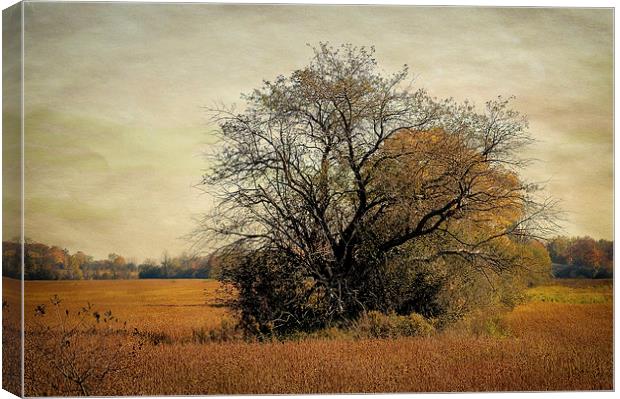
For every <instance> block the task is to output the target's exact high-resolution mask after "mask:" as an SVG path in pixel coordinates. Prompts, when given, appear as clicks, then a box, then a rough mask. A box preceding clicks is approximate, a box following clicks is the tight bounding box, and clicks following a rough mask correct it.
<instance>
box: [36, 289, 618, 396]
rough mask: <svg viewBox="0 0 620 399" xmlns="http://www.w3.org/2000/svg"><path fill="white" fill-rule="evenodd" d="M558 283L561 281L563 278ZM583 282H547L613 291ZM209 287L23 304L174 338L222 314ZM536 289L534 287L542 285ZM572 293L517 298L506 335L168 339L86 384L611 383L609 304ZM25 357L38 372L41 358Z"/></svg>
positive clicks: (607, 386)
mask: <svg viewBox="0 0 620 399" xmlns="http://www.w3.org/2000/svg"><path fill="white" fill-rule="evenodd" d="M558 284H562V285H561V286H560V288H558ZM571 284H572V285H571ZM585 286H586V285H584V284H583V283H575V282H566V284H565V283H564V282H562V283H557V282H556V283H555V286H554V285H550V286H547V287H544V289H546V290H551V291H553V290H556V291H557V290H558V289H560V290H563V289H564V288H566V289H568V290H569V294H570V292H571V291H570V290H580V289H586V290H589V291H588V292H589V294H588V293H587V292H583V291H577V292H579V293H580V294H579V295H581V296H582V297H587V295H594V296H596V295H601V294H604V295H611V287H612V286H611V284H609V283H607V284H604V283H594V284H593V285H592V284H591V286H592V287H594V288H592V289H590V288H584V287H585ZM570 287H573V288H570ZM600 287H604V288H600ZM205 288H206V289H207V290H208V291H209V292H210V295H214V292H215V289H216V288H217V283H215V282H212V281H200V280H198V281H197V280H177V281H176V282H172V281H162V280H150V281H83V282H27V283H26V294H27V295H28V296H29V298H28V299H27V308H28V306H33V305H34V304H37V303H42V302H44V301H45V300H46V299H47V298H48V297H49V296H51V295H53V294H58V295H59V296H61V297H64V298H65V301H66V303H67V304H68V305H69V306H81V305H82V304H83V303H84V302H85V301H91V302H93V303H94V304H95V305H96V307H97V308H100V309H108V308H109V309H111V310H112V311H113V312H114V313H116V314H117V315H118V316H119V318H121V319H126V320H127V321H128V323H129V324H131V325H134V324H141V325H143V326H144V327H143V328H147V327H148V328H149V329H154V331H155V330H157V329H161V330H162V331H166V332H168V333H170V334H173V335H174V336H177V337H181V336H183V335H184V334H186V333H187V331H190V330H191V329H192V328H199V327H201V326H205V325H207V326H208V325H214V324H215V323H217V321H218V320H219V318H220V317H222V316H223V315H224V314H225V312H226V311H225V309H222V308H219V307H212V306H204V305H203V302H204V300H203V298H204V296H203V294H202V290H203V289H205ZM540 289H541V288H536V289H534V290H533V291H530V294H532V293H538V294H540ZM537 290H539V291H537ZM551 291H549V292H551ZM545 292H546V293H548V292H547V291H544V292H543V293H545ZM562 298H563V299H562ZM567 298H568V299H567ZM571 298H572V297H571V296H570V295H568V296H566V295H565V296H563V297H561V298H560V299H561V300H558V301H556V302H550V301H547V302H542V301H537V300H535V301H532V302H529V303H526V304H524V305H522V306H519V307H517V308H516V309H515V310H514V311H512V312H510V313H509V314H507V315H505V316H504V318H503V320H502V321H503V323H504V324H505V326H506V329H507V331H508V333H507V334H506V336H504V337H502V338H498V337H492V336H473V335H462V334H456V333H451V332H446V333H442V334H438V335H435V336H431V337H425V338H400V339H395V340H360V341H355V340H345V339H336V340H320V339H306V340H301V341H298V342H292V341H289V342H283V343H262V344H261V343H245V342H229V343H207V344H195V343H187V342H184V343H183V342H181V341H174V343H173V344H163V345H162V344H160V345H155V346H153V345H146V346H145V347H144V348H143V350H141V351H140V352H139V353H138V354H137V358H136V359H135V367H133V368H132V369H131V371H126V372H124V373H120V374H118V375H114V376H113V378H109V379H107V380H106V381H105V383H103V384H101V385H99V386H97V387H93V393H94V394H100V395H104V394H107V395H110V394H125V395H139V394H150V395H155V394H159V395H164V394H242V393H253V394H262V393H328V392H444V391H446V392H448V391H450V392H452V391H461V392H462V391H522V390H525V391H531V390H533V391H541V390H542V391H546V390H611V389H613V367H612V365H613V363H612V361H613V345H612V342H613V341H612V339H613V333H612V329H613V311H612V303H611V302H602V303H594V302H596V301H590V302H588V301H587V300H586V301H584V302H579V303H575V302H574V301H572V299H571ZM562 300H563V301H564V302H562ZM153 305H159V306H153ZM161 305H173V306H161ZM27 313H28V312H27ZM110 345H111V344H110ZM30 358H32V356H30ZM28 360H29V355H28V353H27V362H28ZM27 366H28V367H30V372H31V373H34V374H36V373H37V367H42V365H40V364H27ZM58 393H61V392H58V391H54V390H53V389H51V388H50V387H49V386H45V384H41V385H36V386H35V385H32V384H30V385H27V392H26V394H27V395H45V394H58ZM65 393H66V392H65Z"/></svg>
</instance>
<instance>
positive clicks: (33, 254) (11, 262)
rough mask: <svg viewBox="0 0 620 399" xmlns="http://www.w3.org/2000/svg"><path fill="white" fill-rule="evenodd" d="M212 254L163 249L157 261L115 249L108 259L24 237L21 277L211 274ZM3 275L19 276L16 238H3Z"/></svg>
mask: <svg viewBox="0 0 620 399" xmlns="http://www.w3.org/2000/svg"><path fill="white" fill-rule="evenodd" d="M218 270H219V269H218V266H217V262H216V261H215V260H214V258H212V257H203V256H191V255H187V254H182V255H181V256H178V257H170V256H169V255H168V253H167V252H164V254H163V255H162V258H161V260H160V261H157V260H153V259H146V260H145V261H144V262H143V263H141V264H137V262H135V261H127V260H126V259H125V257H123V256H121V255H118V254H116V253H111V254H109V255H108V258H107V259H99V260H96V259H94V257H93V256H90V255H87V254H85V253H84V252H82V251H77V252H75V253H73V254H72V253H70V252H69V251H68V250H67V249H63V248H61V247H59V246H56V245H52V246H49V245H46V244H43V243H38V242H33V241H30V240H27V241H26V244H25V247H24V278H25V279H26V280H115V279H137V278H213V277H217V275H218V273H219V272H218ZM2 275H3V276H7V277H13V278H21V246H20V244H19V242H17V241H3V242H2Z"/></svg>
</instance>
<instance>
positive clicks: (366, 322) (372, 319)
mask: <svg viewBox="0 0 620 399" xmlns="http://www.w3.org/2000/svg"><path fill="white" fill-rule="evenodd" d="M351 329H352V330H353V333H354V334H355V335H356V336H357V337H358V338H398V337H415V336H429V335H431V334H432V333H433V331H434V328H433V326H432V325H431V324H430V323H429V322H428V321H427V320H426V319H425V318H424V317H423V316H421V315H419V314H417V313H411V314H410V315H406V316H399V315H397V314H395V313H390V314H387V315H386V314H383V313H380V312H377V311H370V312H367V313H364V314H363V315H362V316H361V317H360V318H359V320H358V321H357V322H355V323H354V324H353V325H352V327H351Z"/></svg>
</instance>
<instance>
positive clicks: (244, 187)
mask: <svg viewBox="0 0 620 399" xmlns="http://www.w3.org/2000/svg"><path fill="white" fill-rule="evenodd" d="M407 76H408V69H407V67H406V66H405V67H404V68H403V69H402V70H400V71H398V72H396V73H394V74H391V75H386V74H384V73H382V72H381V71H380V69H379V68H378V65H377V62H376V60H375V58H374V49H373V48H370V49H366V48H364V47H361V48H358V47H354V46H352V45H343V46H341V47H339V48H333V47H331V46H329V45H328V44H320V45H319V47H318V48H315V49H314V57H313V58H312V60H311V62H310V63H309V65H308V66H307V67H305V68H302V69H299V70H296V71H294V72H293V73H292V74H290V76H287V77H285V76H278V77H277V78H276V79H275V80H273V81H265V82H264V83H263V85H262V87H261V88H259V89H256V90H254V91H253V92H251V93H249V94H247V95H245V96H243V99H244V101H245V107H244V109H243V110H242V111H235V110H233V109H218V110H213V112H214V113H213V115H214V120H215V121H216V122H217V124H218V125H219V134H220V138H221V144H220V146H219V147H217V148H216V152H215V153H214V154H213V155H212V158H211V165H210V169H209V171H208V172H207V173H206V174H205V176H204V181H203V183H204V184H205V190H208V191H209V192H210V193H211V194H213V195H215V196H216V199H217V201H218V202H217V204H218V205H217V207H216V209H215V211H214V212H212V213H210V214H208V215H206V216H205V218H204V220H203V221H202V224H201V226H200V228H199V230H198V233H199V237H201V238H208V239H215V240H217V242H219V243H223V244H221V245H220V252H221V253H222V255H223V259H228V267H225V269H226V270H227V273H228V274H226V272H225V273H224V275H225V276H228V280H227V281H228V282H231V283H232V284H233V285H234V286H235V287H236V288H237V289H238V290H239V293H240V295H239V299H238V300H237V302H236V305H237V307H238V308H239V309H240V310H241V313H242V320H243V322H244V323H245V325H246V327H249V328H254V329H255V330H257V331H262V332H265V331H276V332H278V331H279V332H285V331H289V330H296V329H313V328H321V327H323V326H325V325H329V324H330V323H332V322H338V321H342V320H348V319H352V318H355V317H357V316H358V315H359V314H360V313H361V312H363V311H368V310H381V311H386V312H388V311H399V306H398V304H396V303H394V301H393V300H391V299H389V298H390V295H388V292H389V291H390V290H392V291H393V290H394V289H395V288H394V284H396V285H400V286H406V285H407V281H406V280H403V278H404V277H402V276H401V277H398V278H397V280H398V281H394V279H392V278H388V277H387V276H388V275H390V273H389V271H390V270H394V268H395V267H396V266H395V264H400V266H398V267H397V268H399V270H401V271H403V272H407V271H410V272H411V271H413V272H415V271H416V270H417V271H419V270H421V269H422V268H425V267H427V266H428V265H430V264H438V263H452V264H457V263H458V264H467V265H468V267H471V268H472V270H474V271H476V272H477V273H480V274H481V275H484V274H486V273H489V272H495V273H502V272H504V271H507V270H511V269H514V268H517V267H519V266H522V265H523V263H524V257H523V251H521V250H520V249H519V248H522V247H521V246H522V245H524V244H526V243H528V242H530V241H531V240H532V239H534V238H536V237H538V236H540V235H543V234H544V233H545V232H546V231H547V230H548V229H549V228H550V227H551V226H552V224H553V222H552V219H551V218H550V216H551V213H552V209H553V201H551V200H548V199H545V198H538V197H537V195H536V192H537V186H536V185H533V184H528V183H527V182H525V181H524V180H523V179H522V178H521V177H520V175H519V170H520V168H521V167H522V166H524V165H525V163H526V161H525V160H523V159H522V158H521V157H520V156H519V155H520V151H521V150H522V149H523V147H524V146H525V145H527V144H529V143H530V142H531V141H532V140H531V138H530V136H529V135H528V133H527V120H526V118H525V117H523V116H522V115H520V114H519V113H518V112H516V111H514V110H512V109H511V108H510V106H509V101H508V100H505V99H502V98H497V99H495V100H492V101H489V102H487V103H486V104H485V107H484V110H483V111H482V112H478V111H477V110H476V108H475V107H474V106H473V105H472V104H470V103H468V102H465V103H462V104H459V103H456V102H455V101H453V100H452V99H446V100H438V99H436V98H433V97H431V96H430V95H428V94H427V93H426V92H425V91H424V90H421V89H418V90H414V89H413V88H412V85H411V84H410V83H409V82H408V80H407ZM405 260H406V261H405ZM401 274H402V273H401ZM410 283H411V282H410ZM416 295H417V294H416ZM403 299H407V298H400V299H399V302H400V303H402V301H403ZM409 299H412V298H409ZM413 299H415V300H414V301H413V302H416V303H417V306H418V307H420V306H419V305H420V304H422V303H424V302H425V301H429V300H430V299H428V298H424V296H422V297H420V298H413ZM414 308H415V307H414ZM410 310H411V307H409V308H407V311H410ZM403 311H404V310H403Z"/></svg>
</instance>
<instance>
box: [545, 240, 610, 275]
mask: <svg viewBox="0 0 620 399" xmlns="http://www.w3.org/2000/svg"><path fill="white" fill-rule="evenodd" d="M547 250H548V251H549V256H550V257H551V261H552V262H553V274H554V275H555V277H560V278H575V277H585V278H611V277H613V256H614V243H613V241H608V240H598V241H597V240H595V239H593V238H591V237H557V238H554V239H553V240H551V241H549V242H548V244H547Z"/></svg>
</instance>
